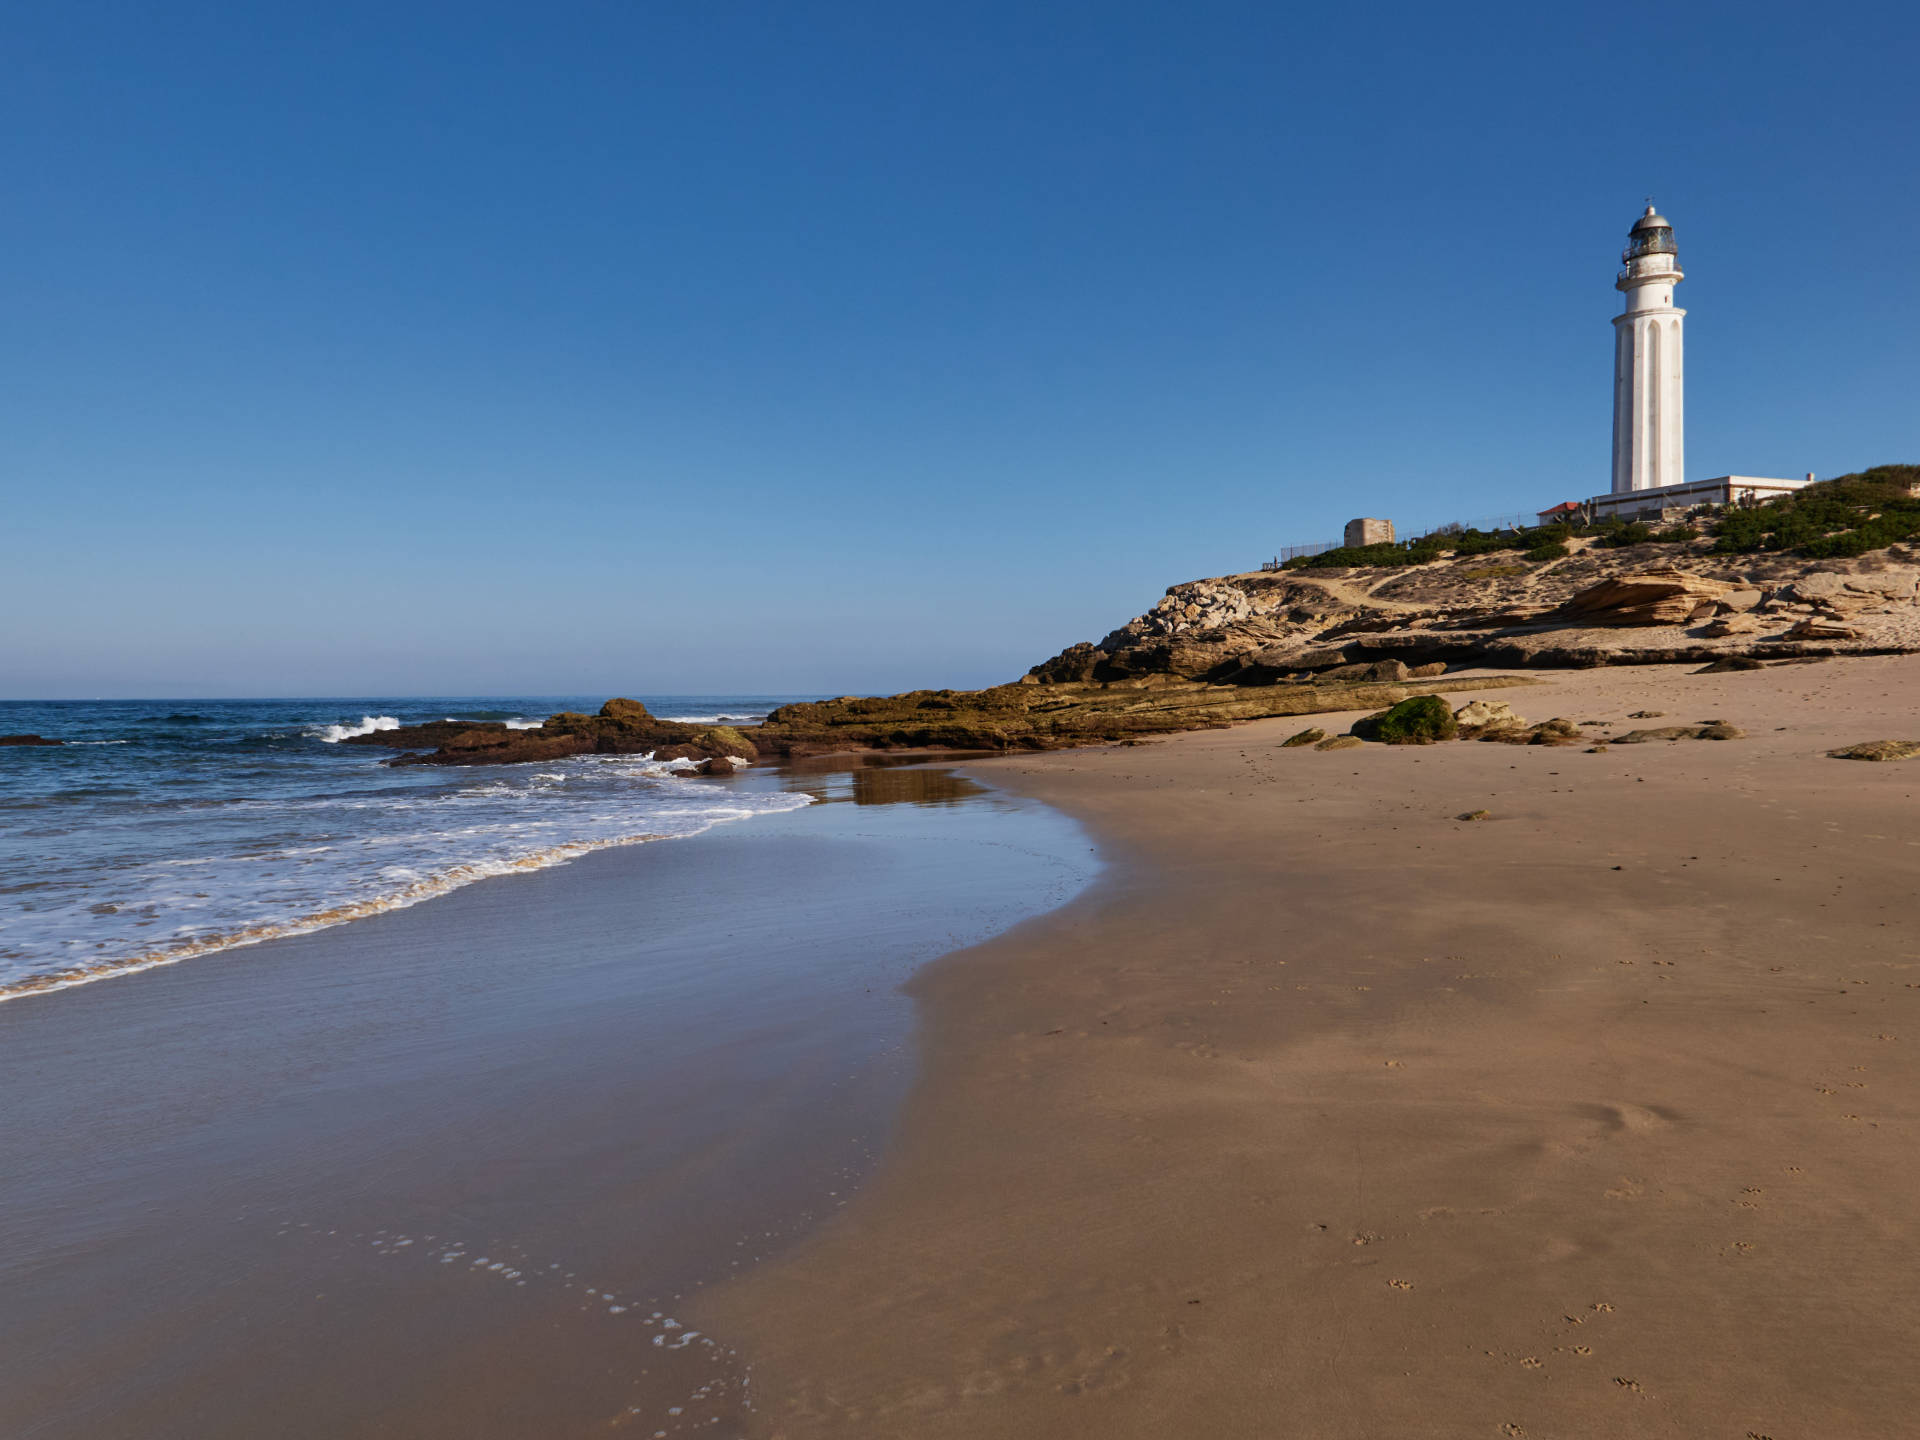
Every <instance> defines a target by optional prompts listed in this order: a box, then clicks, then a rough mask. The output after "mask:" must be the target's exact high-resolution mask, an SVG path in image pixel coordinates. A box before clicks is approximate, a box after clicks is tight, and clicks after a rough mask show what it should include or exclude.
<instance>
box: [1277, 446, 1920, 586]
mask: <svg viewBox="0 0 1920 1440" xmlns="http://www.w3.org/2000/svg"><path fill="white" fill-rule="evenodd" d="M1917 491H1920V465H1876V466H1874V467H1873V468H1872V469H1870V470H1862V471H1860V472H1859V473H1857V474H1853V475H1842V476H1840V477H1839V478H1838V479H1834V480H1823V481H1821V482H1819V483H1818V484H1815V485H1809V486H1807V487H1806V488H1805V489H1804V490H1800V491H1796V492H1795V493H1793V494H1791V495H1784V496H1781V497H1780V498H1779V499H1777V500H1769V501H1767V502H1766V503H1765V504H1762V505H1755V506H1751V507H1744V506H1737V505H1728V506H1721V507H1718V508H1705V509H1702V510H1700V511H1699V512H1697V513H1696V514H1695V515H1693V516H1691V517H1689V519H1688V522H1687V523H1685V524H1680V525H1671V526H1664V527H1662V528H1659V529H1656V528H1654V527H1653V526H1650V525H1647V524H1644V523H1642V522H1640V521H1629V520H1621V519H1617V518H1612V519H1606V520H1600V521H1596V522H1594V523H1593V524H1591V525H1579V524H1573V523H1566V524H1555V525H1535V526H1525V527H1519V528H1515V529H1511V530H1473V529H1468V528H1465V527H1461V526H1450V527H1448V528H1446V529H1443V530H1436V531H1434V532H1433V533H1431V534H1428V535H1421V536H1418V537H1416V538H1414V539H1412V540H1397V541H1389V542H1387V543H1384V544H1379V545H1358V546H1341V547H1339V548H1338V549H1334V550H1327V551H1324V552H1322V553H1321V554H1319V555H1302V556H1299V557H1298V558H1296V559H1293V560H1289V561H1287V562H1286V564H1285V565H1283V566H1282V567H1281V568H1282V569H1284V570H1339V569H1346V568H1351V567H1357V566H1358V567H1368V568H1375V569H1377V568H1382V567H1387V568H1391V567H1394V566H1401V565H1430V564H1432V563H1433V562H1435V561H1436V560H1440V559H1442V558H1443V557H1446V556H1449V555H1450V556H1452V557H1454V558H1455V559H1471V558H1472V557H1474V556H1476V555H1492V554H1495V553H1498V552H1501V551H1518V552H1520V553H1521V555H1522V556H1523V557H1524V558H1525V559H1527V560H1529V561H1545V560H1557V559H1562V558H1564V557H1565V556H1566V555H1568V554H1570V553H1571V551H1570V550H1569V542H1571V541H1576V540H1584V541H1588V542H1591V543H1592V544H1594V545H1596V546H1600V547H1603V548H1606V549H1624V548H1626V547H1628V546H1631V545H1649V544H1651V545H1683V544H1688V543H1690V542H1693V541H1696V540H1700V539H1702V538H1703V537H1705V538H1709V539H1711V540H1713V542H1714V544H1713V549H1714V550H1715V551H1716V552H1717V553H1720V554H1728V555H1732V554H1738V555H1751V554H1757V553H1760V552H1762V551H1786V552H1790V553H1792V554H1795V555H1803V556H1806V557H1807V558H1808V559H1814V560H1819V559H1828V558H1832V557H1834V556H1849V555H1864V554H1866V553H1867V552H1868V551H1870V550H1884V549H1885V548H1886V547H1887V546H1889V545H1896V544H1899V543H1900V542H1901V541H1903V540H1909V539H1912V538H1913V537H1914V536H1916V535H1920V494H1916V492H1917Z"/></svg>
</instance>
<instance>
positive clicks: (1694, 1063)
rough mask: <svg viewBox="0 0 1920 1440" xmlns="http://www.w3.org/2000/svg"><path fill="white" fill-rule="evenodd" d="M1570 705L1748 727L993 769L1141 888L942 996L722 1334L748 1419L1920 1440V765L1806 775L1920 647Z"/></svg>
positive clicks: (784, 1428)
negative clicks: (848, 1149)
mask: <svg viewBox="0 0 1920 1440" xmlns="http://www.w3.org/2000/svg"><path fill="white" fill-rule="evenodd" d="M1546 678H1547V679H1548V680H1549V682H1550V683H1549V684H1547V685H1543V686H1542V687H1540V688H1538V689H1534V690H1517V691H1507V692H1503V693H1501V694H1500V695H1499V697H1498V698H1500V699H1502V700H1506V701H1509V702H1511V703H1512V704H1513V705H1514V707H1515V708H1516V709H1517V710H1519V711H1520V712H1521V713H1523V714H1525V715H1527V716H1529V717H1531V718H1534V719H1541V718H1545V717H1547V716H1551V715H1559V716H1565V717H1568V718H1570V719H1574V720H1577V721H1579V720H1587V719H1597V720H1605V721H1607V722H1609V726H1610V728H1611V730H1612V731H1613V732H1614V733H1620V732H1623V731H1624V730H1626V729H1629V728H1632V727H1633V726H1634V725H1636V724H1655V725H1657V724H1662V723H1668V724H1671V723H1680V722H1688V721H1697V720H1706V719H1720V718H1724V719H1726V720H1728V721H1730V722H1732V723H1733V724H1735V725H1738V726H1740V727H1742V728H1743V729H1745V730H1746V731H1747V732H1748V738H1746V739H1744V740H1738V741H1728V742H1724V743H1715V742H1697V741H1684V742H1679V743H1674V744H1665V743H1656V744H1650V745H1635V746H1614V747H1612V748H1611V749H1609V750H1608V751H1607V752H1606V753H1604V754H1588V753H1584V752H1583V751H1582V750H1581V749H1577V748H1546V747H1509V746H1505V745H1496V744H1473V743H1468V744H1455V745H1448V746H1439V747H1432V748H1385V747H1368V748H1365V749H1361V750H1350V751H1341V752H1329V753H1316V752H1314V751H1312V750H1307V749H1294V750H1285V749H1281V748H1279V741H1280V740H1281V739H1282V738H1284V737H1285V736H1286V735H1287V734H1289V733H1290V732H1291V731H1293V730H1294V729H1297V728H1299V725H1300V723H1302V722H1299V721H1294V722H1288V721H1270V722H1260V723H1257V724H1252V725H1247V726H1243V727H1240V728H1238V729H1235V730H1233V731H1231V732H1210V733H1201V734H1192V735H1185V736H1178V737H1174V738H1172V739H1169V740H1166V741H1163V742H1159V743H1156V744H1153V745H1150V746H1143V747H1138V748H1112V749H1104V750H1097V751H1078V752H1062V753H1057V754H1052V755H1047V756H1040V757H1023V758H1013V759H1008V760H1004V761H995V762H990V763H988V764H985V765H981V766H978V767H976V769H975V771H974V773H978V774H981V775H990V776H991V777H992V779H993V781H994V783H995V784H997V785H1003V786H1008V787H1012V788H1014V789H1016V790H1018V791H1019V792H1020V793H1023V794H1027V795H1031V796H1034V797H1037V798H1039V799H1042V800H1044V801H1046V802H1047V803H1048V804H1050V805H1053V806H1056V807H1058V808H1060V809H1062V810H1064V811H1066V812H1067V813H1069V814H1072V815H1075V816H1077V817H1079V818H1081V819H1082V820H1083V821H1084V822H1085V823H1086V824H1087V825H1088V827H1089V829H1090V830H1091V832H1092V833H1093V834H1094V835H1095V836H1096V837H1097V838H1098V840H1099V841H1100V843H1101V845H1102V848H1103V853H1104V855H1105V856H1106V858H1107V859H1108V860H1109V862H1110V865H1109V868H1108V870H1107V871H1106V872H1105V874H1104V875H1103V877H1102V879H1101V880H1100V881H1099V882H1098V883H1097V884H1096V885H1095V886H1094V887H1092V888H1091V889H1090V890H1089V891H1088V892H1086V893H1085V894H1084V895H1083V896H1082V898H1081V899H1079V900H1078V901H1076V902H1075V903H1073V904H1071V905H1068V906H1066V907H1065V908H1063V909H1061V910H1058V911H1055V912H1053V913H1051V914H1049V915H1047V916H1044V917H1042V918H1040V919H1038V920H1035V921H1033V922H1030V923H1029V924H1027V925H1025V926H1023V927H1021V928H1020V929H1018V930H1017V931H1014V932H1011V933H1010V934H1008V935H1006V936H1004V937H1002V938H1000V939H997V940H994V941H992V942H989V943H987V944H985V945H982V946H978V947H976V948H974V949H972V950H969V951H966V952H962V953H959V954H956V955H953V956H949V957H947V958H945V959H942V960H941V961H939V962H938V963H936V964H934V965H932V966H930V967H928V968H926V969H925V970H923V971H922V972H921V973H920V974H919V975H918V976H917V977H916V978H915V979H914V980H913V981H912V982H911V984H910V986H909V989H910V991H911V993H912V994H913V995H914V997H915V998H916V1000H917V1001H918V1003H919V1007H920V1029H919V1036H918V1042H919V1043H918V1052H919V1057H920V1065H921V1072H920V1078H919V1080H918V1082H917V1084H916V1086H915V1088H914V1090H913V1092H912V1095H911V1097H910V1099H909V1100H908V1102H907V1105H906V1108H905V1110H904V1112H903V1116H902V1121H901V1124H900V1127H899V1130H898V1132H897V1138H896V1140H895V1141H894V1143H893V1144H892V1145H891V1146H890V1147H889V1150H888V1152H887V1155H886V1158H885V1160H884V1163H883V1164H882V1166H881V1168H880V1169H879V1171H878V1172H877V1174H876V1175H875V1176H874V1178H873V1179H872V1180H871V1181H870V1182H869V1183H868V1184H867V1185H866V1186H865V1187H864V1188H863V1189H862V1190H861V1191H860V1193H859V1194H858V1196H857V1197H856V1198H855V1200H854V1202H853V1203H852V1204H851V1205H850V1206H849V1207H847V1208H846V1209H845V1210H843V1211H842V1212H841V1213H840V1214H839V1215H838V1216H836V1217H835V1218H834V1219H833V1220H832V1221H831V1222H830V1223H829V1224H828V1225H826V1226H825V1227H823V1228H822V1229H820V1230H819V1231H817V1232H815V1234H814V1235H813V1236H812V1237H811V1238H810V1239H809V1240H808V1241H806V1242H805V1243H804V1244H803V1245H801V1246H799V1247H798V1248H796V1249H795V1250H793V1251H791V1252H789V1253H788V1254H787V1255H785V1256H783V1257H780V1258H778V1259H776V1260H774V1261H772V1262H770V1263H768V1264H766V1265H763V1266H761V1267H758V1268H757V1269H755V1270H754V1271H752V1272H751V1273H750V1274H748V1275H747V1276H746V1277H745V1278H744V1279H742V1280H740V1281H736V1282H734V1283H733V1284H731V1285H728V1286H726V1287H723V1288H721V1289H719V1290H715V1291H709V1292H706V1293H705V1294H703V1295H702V1297H701V1298H700V1300H699V1301H698V1303H697V1304H696V1305H694V1307H693V1314H694V1316H695V1318H696V1319H697V1320H698V1321H699V1322H701V1323H703V1324H707V1325H710V1326H712V1327H713V1328H714V1329H716V1330H717V1331H721V1332H724V1333H726V1334H727V1335H728V1336H729V1337H730V1339H731V1340H732V1341H733V1342H734V1343H736V1344H738V1345H739V1346H740V1347H741V1349H742V1351H743V1353H744V1354H746V1355H747V1356H748V1357H749V1358H750V1360H751V1362H752V1374H753V1388H754V1393H755V1395H756V1397H757V1398H756V1406H757V1410H756V1416H755V1422H754V1423H755V1433H757V1434H760V1435H763V1436H786V1437H803V1436H805V1437H811V1436H828V1435H831V1436H844V1437H854V1436H876V1437H880V1436H885V1437H917V1436H927V1437H961V1436H965V1437H968V1440H983V1437H997V1436H1004V1437H1023V1440H1025V1437H1034V1436H1047V1437H1074V1436H1096V1435H1097V1436H1102V1437H1116V1436H1118V1437H1124V1436H1140V1437H1148V1436H1152V1437H1156V1440H1157V1437H1165V1436H1169V1435H1193V1436H1210V1437H1224V1436H1248V1437H1253V1436H1259V1437H1269V1436H1274V1437H1303V1440H1304V1437H1313V1440H1336V1437H1352V1440H1362V1437H1365V1440H1378V1437H1382V1436H1403V1435H1404V1436H1421V1437H1449V1440H1450V1437H1461V1440H1468V1437H1473V1440H1479V1437H1548V1436H1607V1437H1640V1436H1647V1437H1653V1436H1660V1437H1674V1436H1689V1437H1691V1436H1710V1435H1711V1436H1730V1437H1735V1440H1738V1437H1742V1436H1745V1437H1749V1440H1753V1437H1770V1440H1795V1437H1801V1440H1805V1437H1831V1436H1842V1435H1844V1436H1848V1437H1888V1440H1892V1437H1900V1436H1909V1435H1913V1434H1915V1433H1916V1432H1920V1371H1916V1369H1915V1367H1914V1366H1913V1364H1912V1359H1913V1354H1914V1345H1915V1340H1916V1337H1917V1336H1920V1287H1916V1286H1915V1284H1914V1283H1913V1280H1912V1270H1913V1261H1914V1256H1915V1254H1916V1253H1917V1252H1920V1149H1917V1148H1916V1145H1915V1140H1916V1138H1920V1131H1917V1129H1916V1110H1917V1109H1920V935H1917V934H1916V921H1917V920H1920V885H1917V884H1916V871H1917V870H1920V864H1917V862H1920V761H1909V762H1905V763H1891V764H1864V763H1849V762H1843V761H1838V760H1832V759H1828V758H1825V756H1824V755H1823V753H1822V752H1824V751H1825V750H1827V749H1829V748H1832V747H1835V746H1839V745H1844V744H1849V743H1853V742H1858V741H1863V740H1870V739H1877V738H1889V737H1890V738H1914V739H1920V658H1914V657H1905V658H1888V659H1862V660H1852V661H1834V662H1830V663H1825V664H1817V665H1805V666H1782V667H1778V668H1770V669H1767V670H1764V671H1759V672H1751V673H1737V674H1729V675H1720V676H1692V675H1688V674H1687V673H1686V672H1685V669H1684V668H1682V667H1645V668H1634V669H1620V670H1604V671H1591V672H1583V673H1560V674H1553V675H1550V676H1547V677H1546ZM1459 698H1460V699H1462V700H1464V699H1465V698H1466V697H1464V696H1463V697H1459ZM1636 710H1657V711H1663V712H1665V716H1664V717H1663V719H1658V720H1647V721H1638V722H1636V721H1629V720H1627V719H1626V718H1625V717H1626V716H1627V715H1628V714H1629V713H1630V712H1632V711H1636ZM1314 718H1315V719H1316V720H1317V721H1318V722H1319V723H1321V724H1323V725H1325V726H1326V728H1328V729H1329V730H1334V729H1337V728H1342V727H1341V723H1340V722H1341V718H1342V717H1314ZM1348 718H1350V717H1348ZM1482 808H1484V809H1486V810H1488V811H1489V812H1490V813H1491V818H1489V819H1487V820H1485V821H1480V822H1461V821H1458V820H1456V819H1454V818H1453V817H1454V816H1456V815H1459V814H1461V813H1463V812H1467V811H1471V810H1476V809H1482Z"/></svg>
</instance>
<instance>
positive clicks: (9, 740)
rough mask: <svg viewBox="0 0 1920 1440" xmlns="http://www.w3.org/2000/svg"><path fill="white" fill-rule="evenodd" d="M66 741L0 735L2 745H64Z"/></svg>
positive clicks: (35, 736) (42, 737)
mask: <svg viewBox="0 0 1920 1440" xmlns="http://www.w3.org/2000/svg"><path fill="white" fill-rule="evenodd" d="M66 743H67V742H66V741H64V740H49V739H48V738H47V737H46V736H44V735H0V745H64V744H66Z"/></svg>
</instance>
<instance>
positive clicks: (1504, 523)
mask: <svg viewBox="0 0 1920 1440" xmlns="http://www.w3.org/2000/svg"><path fill="white" fill-rule="evenodd" d="M1539 523H1540V516H1539V514H1538V513H1537V512H1533V511H1521V512H1519V513H1517V514H1511V515H1482V516H1481V517H1480V518H1479V519H1477V520H1448V521H1446V522H1445V523H1444V524H1440V525H1428V526H1426V527H1425V528H1424V529H1410V530H1408V531H1406V532H1405V533H1404V534H1402V535H1401V536H1400V538H1401V539H1402V540H1418V539H1420V538H1421V537H1422V536H1425V535H1457V534H1458V533H1459V532H1460V531H1462V530H1481V531H1487V532H1491V531H1495V530H1528V529H1531V528H1532V527H1534V526H1535V525H1538V524H1539Z"/></svg>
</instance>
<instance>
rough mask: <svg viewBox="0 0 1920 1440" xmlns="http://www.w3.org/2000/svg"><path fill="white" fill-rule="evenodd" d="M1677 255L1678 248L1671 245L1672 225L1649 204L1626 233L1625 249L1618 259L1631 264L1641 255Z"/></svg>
mask: <svg viewBox="0 0 1920 1440" xmlns="http://www.w3.org/2000/svg"><path fill="white" fill-rule="evenodd" d="M1679 253H1680V247H1679V246H1678V245H1675V244H1674V243H1673V223H1672V222H1671V221H1669V220H1668V219H1667V217H1666V216H1664V215H1662V214H1660V213H1659V212H1658V211H1656V210H1655V209H1654V208H1653V206H1652V205H1651V204H1649V205H1648V206H1647V213H1646V214H1644V215H1642V216H1641V217H1640V218H1639V219H1638V220H1636V221H1634V222H1633V228H1632V229H1631V230H1629V231H1628V232H1627V248H1626V249H1625V250H1624V251H1622V252H1621V255H1620V258H1621V259H1622V260H1623V261H1626V262H1628V263H1631V262H1633V261H1635V260H1638V259H1639V258H1640V257H1641V256H1642V255H1678V254H1679Z"/></svg>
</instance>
